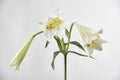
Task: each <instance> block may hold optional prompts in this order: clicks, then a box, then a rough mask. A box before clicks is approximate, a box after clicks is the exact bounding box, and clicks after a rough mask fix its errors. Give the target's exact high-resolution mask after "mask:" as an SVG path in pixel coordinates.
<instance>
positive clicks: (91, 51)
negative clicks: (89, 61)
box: [86, 46, 93, 56]
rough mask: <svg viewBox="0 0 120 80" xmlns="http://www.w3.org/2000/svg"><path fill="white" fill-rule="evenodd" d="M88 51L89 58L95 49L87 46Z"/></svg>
mask: <svg viewBox="0 0 120 80" xmlns="http://www.w3.org/2000/svg"><path fill="white" fill-rule="evenodd" d="M86 49H87V53H88V56H91V55H92V53H93V47H92V46H89V47H88V46H87V47H86Z"/></svg>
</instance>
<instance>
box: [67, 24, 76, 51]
mask: <svg viewBox="0 0 120 80" xmlns="http://www.w3.org/2000/svg"><path fill="white" fill-rule="evenodd" d="M75 23H76V22H73V23H72V24H71V27H70V33H69V36H68V46H67V51H68V49H69V45H70V38H71V32H72V28H73V26H74V24H75Z"/></svg>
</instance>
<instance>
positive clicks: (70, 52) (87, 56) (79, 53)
mask: <svg viewBox="0 0 120 80" xmlns="http://www.w3.org/2000/svg"><path fill="white" fill-rule="evenodd" d="M68 52H70V53H74V54H77V55H79V56H82V57H89V58H92V59H95V58H94V57H92V56H88V55H83V54H80V53H78V52H75V51H68Z"/></svg>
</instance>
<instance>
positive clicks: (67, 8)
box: [0, 0, 120, 80]
mask: <svg viewBox="0 0 120 80" xmlns="http://www.w3.org/2000/svg"><path fill="white" fill-rule="evenodd" d="M57 8H60V10H61V11H62V13H63V16H64V19H65V20H66V21H78V22H79V23H80V24H83V25H86V26H89V27H91V28H94V29H96V30H99V29H101V28H103V30H104V34H103V35H102V36H103V38H104V39H106V40H107V41H108V43H106V44H104V45H103V49H104V50H103V51H102V52H98V51H95V52H94V53H93V56H94V57H95V58H96V59H97V60H92V59H89V58H83V57H79V56H76V55H71V54H70V55H69V56H68V80H120V1H119V0H0V80H63V56H62V55H59V56H58V57H57V58H56V68H55V71H53V70H52V68H51V66H50V63H51V60H52V55H53V52H54V50H56V49H57V46H56V43H55V42H51V44H50V45H49V47H48V48H47V49H45V48H44V45H45V41H46V38H45V37H44V35H40V36H37V37H36V38H35V40H34V41H33V43H32V45H31V47H30V49H29V51H28V54H27V56H26V57H25V59H24V61H23V63H22V64H21V67H20V70H19V71H14V68H12V67H9V63H10V61H11V59H12V58H13V57H14V55H15V54H16V53H17V52H18V51H19V49H20V48H22V47H23V45H24V44H25V42H26V41H27V40H28V39H29V38H30V37H31V35H32V34H34V33H35V32H37V31H40V29H41V28H40V25H39V21H42V20H44V19H45V18H46V17H49V16H51V15H52V14H53V13H54V11H55V10H56V9H57ZM72 37H73V39H75V40H79V34H77V32H76V30H75V29H74V31H73V35H72ZM72 49H74V50H78V49H76V47H73V48H72ZM78 51H79V50H78Z"/></svg>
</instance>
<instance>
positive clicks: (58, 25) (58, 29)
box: [42, 10, 64, 39]
mask: <svg viewBox="0 0 120 80" xmlns="http://www.w3.org/2000/svg"><path fill="white" fill-rule="evenodd" d="M42 24H43V26H44V28H45V30H44V34H45V36H46V37H47V38H48V39H50V38H52V37H54V36H55V35H59V36H61V35H62V34H63V33H64V32H63V31H64V20H63V19H62V17H61V16H60V13H59V10H57V11H56V13H55V15H54V16H53V17H50V18H48V19H47V20H46V21H45V22H44V23H42Z"/></svg>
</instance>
